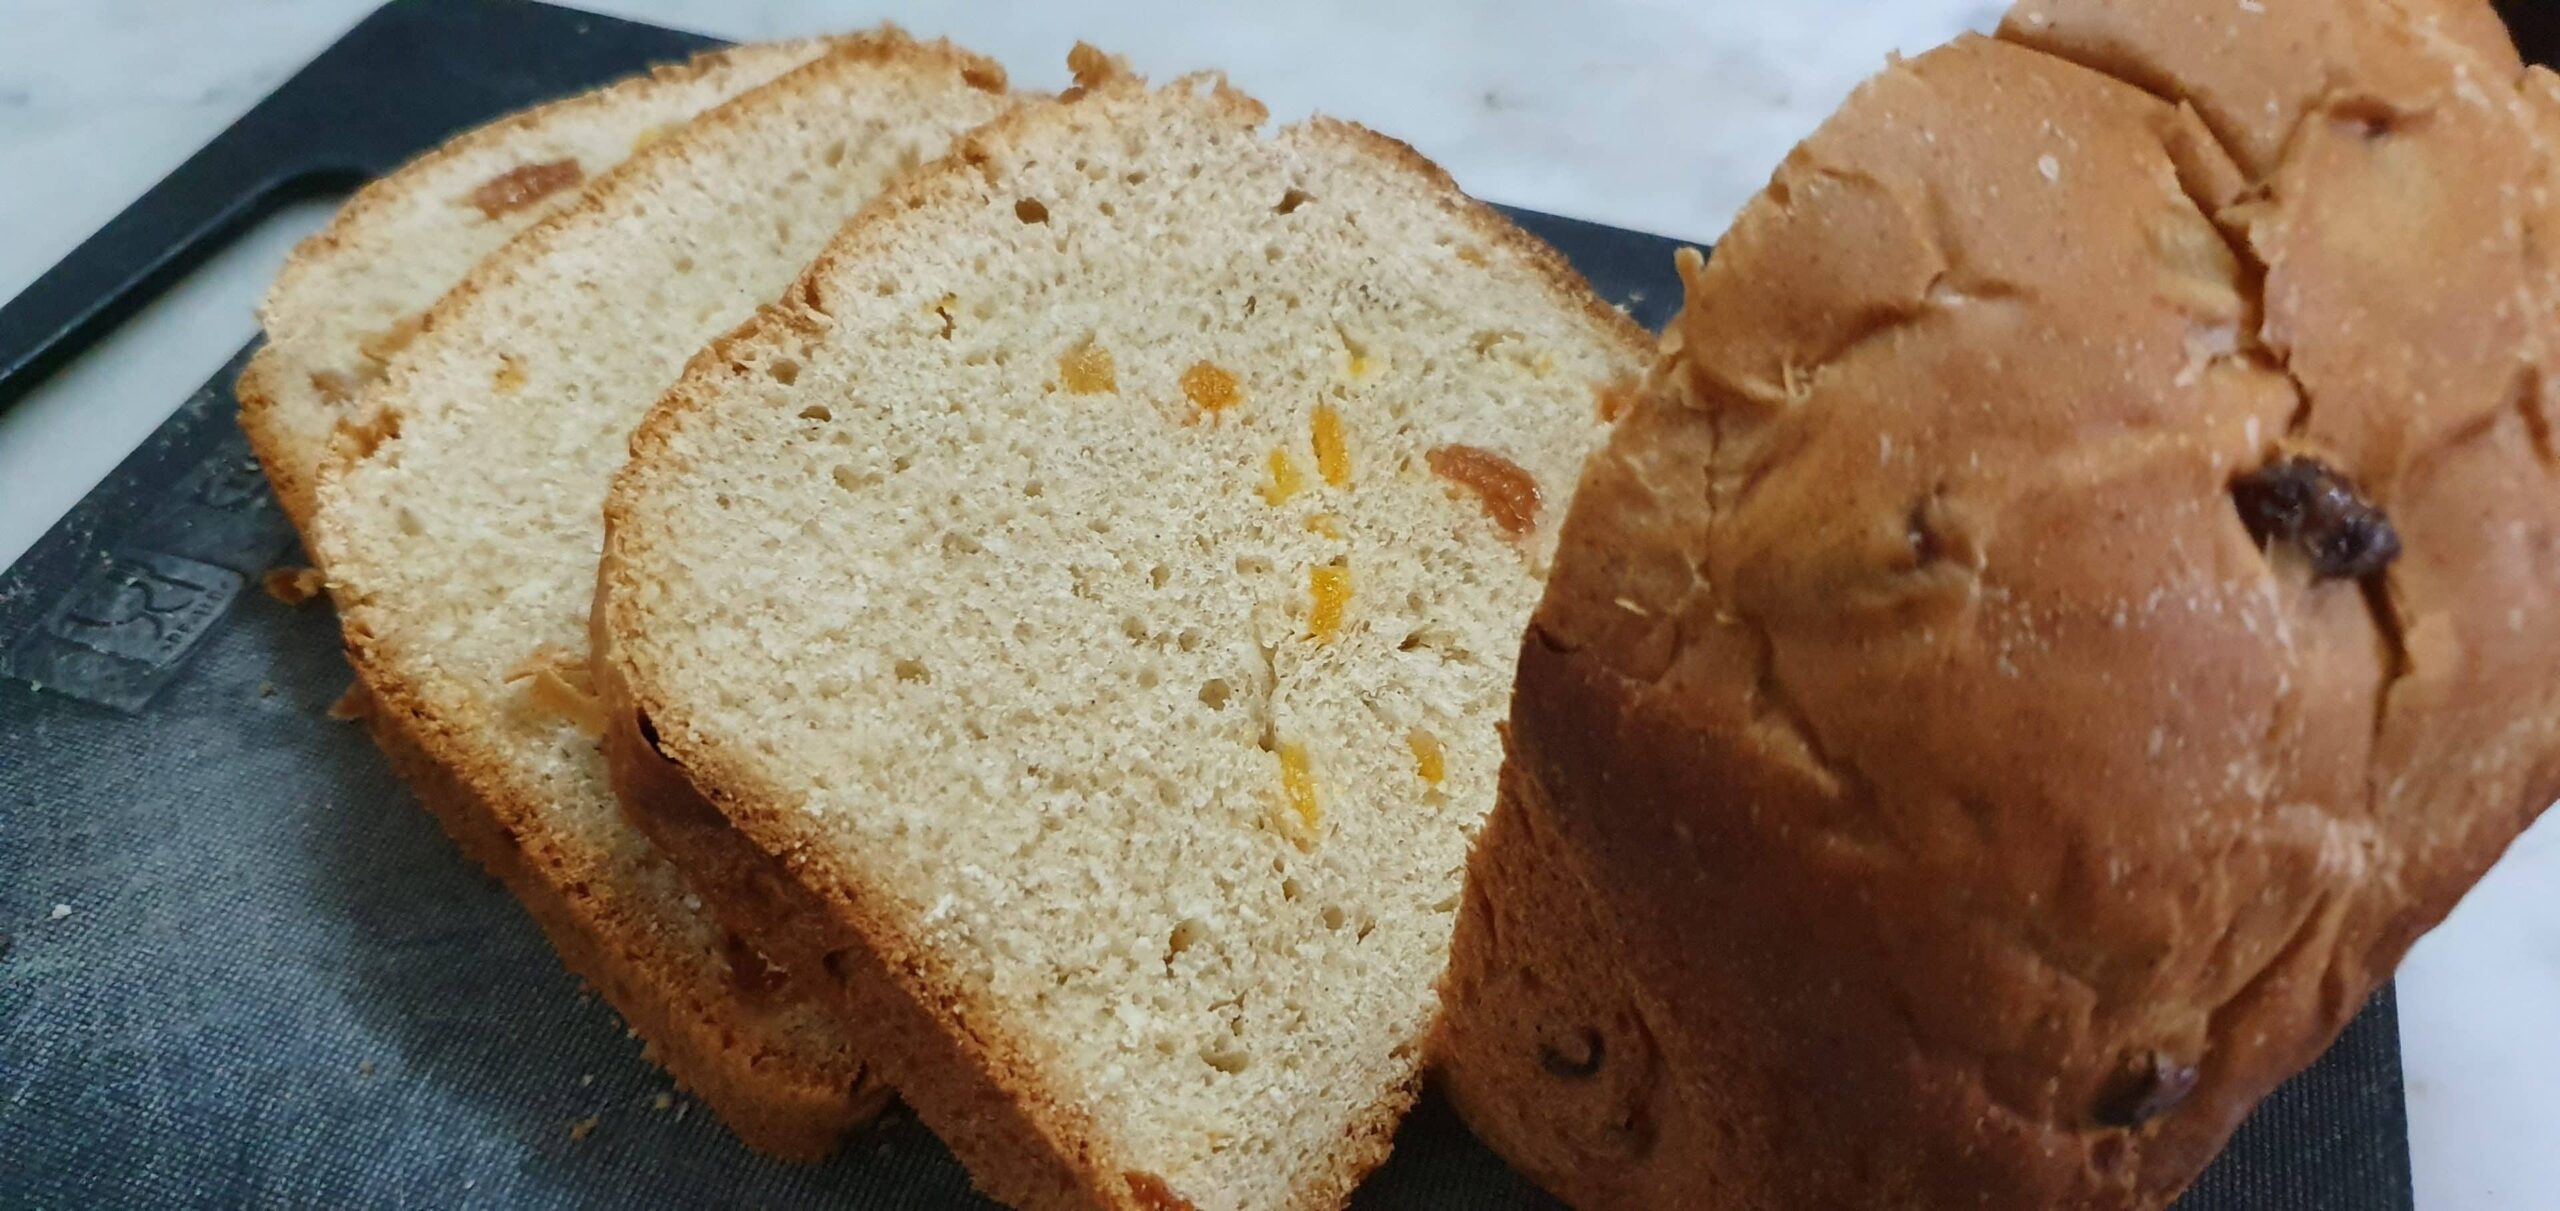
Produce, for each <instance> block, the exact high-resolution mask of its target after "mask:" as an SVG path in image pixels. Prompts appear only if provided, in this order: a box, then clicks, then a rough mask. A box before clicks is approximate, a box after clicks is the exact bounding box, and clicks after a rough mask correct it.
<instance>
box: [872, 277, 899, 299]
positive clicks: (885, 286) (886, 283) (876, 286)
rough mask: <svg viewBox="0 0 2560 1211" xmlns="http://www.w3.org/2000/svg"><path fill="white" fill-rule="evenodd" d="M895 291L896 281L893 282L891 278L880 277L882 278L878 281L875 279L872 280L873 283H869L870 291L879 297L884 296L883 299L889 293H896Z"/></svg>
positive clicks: (896, 288)
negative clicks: (874, 280)
mask: <svg viewBox="0 0 2560 1211" xmlns="http://www.w3.org/2000/svg"><path fill="white" fill-rule="evenodd" d="M897 292H898V284H897V283H896V282H894V281H891V280H889V279H887V278H882V279H880V280H879V281H877V282H873V283H872V284H871V293H873V294H876V295H879V296H880V297H881V298H884V299H885V298H887V297H889V296H890V295H893V294H896V293H897Z"/></svg>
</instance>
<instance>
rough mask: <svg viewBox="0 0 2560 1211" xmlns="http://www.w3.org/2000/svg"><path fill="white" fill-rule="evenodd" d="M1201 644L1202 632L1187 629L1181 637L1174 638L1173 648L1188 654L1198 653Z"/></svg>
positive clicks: (1184, 629)
mask: <svg viewBox="0 0 2560 1211" xmlns="http://www.w3.org/2000/svg"><path fill="white" fill-rule="evenodd" d="M1200 642H1201V640H1200V632H1198V631H1195V630H1192V629H1190V628H1188V627H1185V628H1183V631H1182V633H1181V634H1180V635H1177V636H1175V637H1174V640H1173V646H1175V647H1178V648H1181V649H1182V650H1183V651H1186V652H1197V651H1199V650H1200Z"/></svg>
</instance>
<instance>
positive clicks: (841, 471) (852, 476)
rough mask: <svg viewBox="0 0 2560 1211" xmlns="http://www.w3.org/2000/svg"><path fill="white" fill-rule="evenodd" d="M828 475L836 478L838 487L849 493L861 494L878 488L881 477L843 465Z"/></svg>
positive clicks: (840, 464) (837, 466)
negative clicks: (866, 490)
mask: <svg viewBox="0 0 2560 1211" xmlns="http://www.w3.org/2000/svg"><path fill="white" fill-rule="evenodd" d="M828 474H829V475H831V476H833V477H834V479H835V481H836V486H837V487H839V488H842V489H844V490H845V491H847V492H859V491H861V490H863V489H864V488H870V487H877V486H878V485H879V483H880V477H879V476H878V475H877V474H874V473H872V472H869V471H856V470H854V469H853V468H852V467H851V466H849V465H846V464H842V463H839V464H837V465H836V469H835V470H833V471H831V472H829V473H828Z"/></svg>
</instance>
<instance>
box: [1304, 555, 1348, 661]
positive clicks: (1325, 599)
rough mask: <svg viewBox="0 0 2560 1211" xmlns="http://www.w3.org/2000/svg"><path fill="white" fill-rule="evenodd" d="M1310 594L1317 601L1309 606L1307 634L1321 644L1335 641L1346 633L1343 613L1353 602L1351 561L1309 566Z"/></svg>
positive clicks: (1308, 583) (1308, 592)
mask: <svg viewBox="0 0 2560 1211" xmlns="http://www.w3.org/2000/svg"><path fill="white" fill-rule="evenodd" d="M1307 594H1308V596H1309V597H1310V598H1312V599H1313V601H1314V604H1313V605H1311V606H1309V607H1308V609H1307V634H1309V635H1311V636H1313V637H1314V638H1315V641H1316V642H1318V643H1331V642H1333V637H1334V636H1336V635H1339V634H1341V633H1342V614H1343V611H1344V610H1345V609H1346V608H1348V607H1349V606H1350V604H1351V568H1350V565H1348V564H1339V563H1333V564H1318V565H1316V566H1315V567H1312V568H1309V569H1307Z"/></svg>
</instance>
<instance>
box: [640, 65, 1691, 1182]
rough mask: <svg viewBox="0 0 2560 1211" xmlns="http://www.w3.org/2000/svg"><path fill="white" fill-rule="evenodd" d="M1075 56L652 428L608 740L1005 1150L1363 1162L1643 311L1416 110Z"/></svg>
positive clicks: (668, 406)
mask: <svg viewBox="0 0 2560 1211" xmlns="http://www.w3.org/2000/svg"><path fill="white" fill-rule="evenodd" d="M1073 62H1074V64H1075V65H1076V66H1077V68H1078V78H1079V85H1078V87H1077V88H1076V89H1074V90H1072V91H1071V92H1070V93H1069V94H1068V96H1067V97H1066V98H1065V99H1062V100H1060V101H1058V102H1054V103H1048V104H1042V105H1035V106H1027V107H1025V108H1024V109H1022V110H1020V111H1017V112H1016V113H1015V114H1013V115H1010V116H1008V117H1007V118H1005V119H1002V120H1000V121H998V122H996V123H994V124H992V125H991V126H990V127H988V128H986V129H984V130H981V131H979V132H977V133H975V134H972V135H971V136H969V137H968V138H967V139H966V140H964V141H963V143H962V144H961V145H960V149H959V151H958V152H957V154H956V155H955V156H953V157H952V158H951V159H948V160H946V161H944V162H943V163H941V164H939V165H936V166H933V167H931V168H928V169H926V170H925V171H923V172H921V173H919V174H917V175H916V176H914V177H911V178H909V179H908V180H907V181H905V182H904V183H902V184H901V185H899V186H897V187H895V188H894V190H893V191H892V193H891V195H890V196H889V197H888V198H886V199H884V200H883V202H882V204H880V205H878V206H875V207H873V208H872V209H870V210H868V211H866V212H864V214H863V216H862V217H861V218H860V219H858V220H857V221H856V222H855V223H854V224H852V225H851V226H850V227H848V228H847V229H846V231H845V232H844V234H843V235H842V236H841V237H839V239H838V240H837V241H836V243H835V244H834V245H833V246H832V247H831V248H830V249H829V250H828V251H827V253H826V255H825V256H824V257H823V258H821V259H820V260H819V262H818V263H817V264H816V265H815V266H814V267H812V268H811V270H810V271H809V273H808V274H807V276H805V277H804V278H803V279H802V280H801V282H800V284H799V285H798V287H797V288H795V289H794V290H793V291H792V292H791V294H790V295H789V297H788V298H787V299H786V300H785V302H784V303H783V304H782V305H781V306H779V307H777V308H774V309H770V310H768V311H766V312H765V313H764V314H762V315H760V316H759V317H758V318H757V319H756V320H755V321H754V322H753V323H752V324H749V325H748V326H746V327H745V328H743V329H741V330H740V331H738V332H736V333H734V334H732V335H731V336H729V337H727V338H725V339H723V340H722V341H720V342H719V343H717V344H716V345H714V346H713V347H712V348H711V349H710V350H708V351H706V353H705V354H704V355H703V356H702V357H701V358H699V359H697V360H696V361H695V362H694V364H693V366H692V367H691V369H690V370H689V371H688V373H687V375H686V377H685V379H684V381H683V382H682V383H681V384H680V385H678V386H677V387H676V388H675V390H674V391H672V392H671V393H670V394H669V395H668V396H667V398H666V400H665V402H663V403H661V404H660V405H659V407H658V408H657V410H656V411H655V412H654V413H652V415H651V417H650V419H649V421H648V423H647V424H646V425H644V426H643V427H642V429H641V431H640V433H639V435H638V436H637V437H635V438H634V440H633V450H632V460H631V463H630V465H629V467H628V468H627V469H626V470H625V471H624V472H623V475H622V477H621V478H620V480H619V481H618V482H617V485H616V488H615V492H614V495H613V498H612V502H611V505H610V506H609V509H608V525H609V537H608V540H607V554H606V559H605V570H604V575H603V577H602V580H601V583H600V588H599V601H598V606H597V610H596V619H595V625H596V627H597V629H598V633H599V634H598V641H599V658H598V675H599V677H600V679H601V680H602V681H603V682H604V686H605V689H606V692H607V695H608V700H609V702H611V703H612V704H613V705H614V709H613V710H612V711H611V717H612V724H611V728H612V730H611V731H609V733H608V738H607V751H608V754H609V756H610V757H611V759H612V762H613V768H614V773H615V777H616V781H617V785H618V786H619V787H620V788H621V789H622V791H623V801H624V804H625V806H626V808H627V809H628V810H631V811H633V812H634V813H636V814H638V815H639V817H640V818H641V819H642V820H643V822H644V823H645V824H646V825H647V826H648V827H649V828H650V830H651V832H652V835H653V836H655V837H656V838H657V839H658V840H660V842H661V843H662V844H664V845H665V846H666V847H667V848H668V849H669V851H670V852H672V853H674V854H675V855H676V856H677V857H678V859H679V860H680V861H682V862H683V863H684V864H685V865H686V866H687V867H688V869H689V871H690V872H691V873H693V874H694V875H695V876H696V877H697V878H698V879H699V880H700V881H701V882H702V885H703V886H704V889H705V893H706V895H708V896H710V897H711V898H712V900H713V901H714V902H715V903H717V904H721V905H725V906H726V907H727V908H728V909H729V910H730V911H732V912H734V913H736V914H738V916H739V918H740V919H742V920H745V921H747V922H750V923H753V924H755V925H756V926H757V928H756V930H755V934H756V936H757V938H758V940H759V941H760V942H763V943H764V944H766V945H767V946H768V947H769V948H770V949H771V950H772V951H773V953H775V954H777V955H778V956H781V957H782V958H783V959H784V960H785V961H786V962H787V963H789V964H791V965H792V966H794V967H795V969H815V970H823V971H825V972H827V973H828V974H830V975H831V976H832V977H834V979H835V981H836V984H835V987H836V990H837V992H838V993H839V995H840V996H841V998H842V1001H843V1003H844V1006H845V1008H846V1010H847V1012H848V1013H849V1014H851V1015H852V1020H855V1021H858V1022H862V1023H864V1024H865V1025H866V1027H867V1028H868V1029H872V1030H876V1031H877V1032H878V1033H877V1037H878V1039H879V1045H878V1047H877V1049H876V1051H875V1056H876V1058H877V1062H878V1063H879V1064H880V1066H881V1067H882V1068H883V1070H884V1071H886V1072H887V1074H888V1075H889V1077H890V1079H891V1081H892V1082H893V1083H894V1084H895V1085H896V1086H897V1087H898V1089H899V1091H900V1092H901V1093H902V1094H904V1095H905V1097H906V1098H907V1100H908V1101H909V1102H910V1103H911V1104H912V1105H913V1106H914V1107H915V1108H916V1110H917V1111H918V1113H919V1114H920V1115H921V1116H922V1117H923V1118H924V1120H925V1121H926V1122H927V1123H928V1124H930V1125H931V1126H933V1127H934V1129H935V1130H936V1131H938V1132H939V1133H940V1134H941V1135H942V1137H943V1139H944V1140H945V1141H946V1142H947V1143H949V1144H950V1145H951V1147H952V1148H953V1150H954V1151H955V1152H957V1153H958V1154H959V1156H960V1157H961V1158H962V1159H963V1160H964V1161H965V1162H966V1163H967V1164H968V1165H969V1166H970V1169H971V1171H972V1173H973V1174H974V1176H975V1177H976V1179H977V1181H978V1183H979V1184H980V1186H981V1187H982V1188H984V1189H985V1190H987V1191H988V1192H990V1193H991V1194H993V1195H995V1196H996V1197H998V1198H1000V1199H1003V1200H1006V1201H1007V1202H1010V1203H1013V1204H1016V1205H1019V1206H1024V1207H1034V1208H1045V1207H1124V1208H1145V1209H1148V1211H1165V1209H1168V1208H1178V1207H1201V1208H1279V1207H1303V1208H1320V1207H1329V1206H1334V1205H1337V1204H1339V1203H1340V1202H1341V1201H1342V1200H1343V1199H1344V1198H1345V1197H1346V1196H1347V1195H1348V1194H1349V1192H1350V1190H1351V1188H1352V1186H1353V1185H1354V1184H1355V1183H1356V1182H1357V1181H1358V1180H1359V1179H1360V1177H1361V1176H1362V1175H1363V1174H1364V1173H1365V1172H1366V1171H1367V1170H1368V1169H1370V1168H1371V1167H1372V1166H1374V1165H1375V1164H1376V1163H1377V1162H1378V1160H1379V1159H1380V1158H1381V1157H1383V1156H1384V1154H1385V1152H1386V1150H1387V1147H1388V1142H1389V1138H1390V1135H1391V1133H1392V1132H1393V1129H1394V1127H1395V1124H1396V1122H1397V1119H1398V1118H1399V1117H1400V1115H1401V1113H1402V1111H1403V1110H1404V1108H1405V1107H1406V1106H1407V1105H1408V1104H1409V1103H1410V1101H1411V1099H1412V1097H1413V1096H1414V1089H1415V1084H1416V1080H1417V1074H1418V1069H1419V1066H1420V1063H1421V1044H1422V1041H1423V1038H1424V1036H1425V1033H1426V1030H1427V1028H1428V1026H1429V1025H1430V1023H1431V1021H1432V1020H1433V1018H1434V1016H1435V1014H1436V1012H1437V998H1436V995H1435V991H1434V985H1435V982H1436V981H1437V979H1438V977H1439V975H1440V973H1441V971H1442V969H1443V967H1444V965H1445V963H1446V960H1447V948H1448V943H1449V937H1450V930H1451V927H1452V923H1453V922H1454V920H1455V916H1456V908H1457V899H1458V894H1459V889H1460V878H1461V873H1462V867H1463V864H1464V859H1465V854H1466V849H1467V845H1468V842H1469V840H1470V839H1471V838H1472V837H1473V835H1474V834H1475V832H1476V830H1477V828H1478V826H1479V824H1480V823H1481V821H1482V819H1483V816H1484V813H1485V812H1486V811H1488V810H1489V809H1490V808H1491V806H1492V804H1493V799H1494V795H1493V776H1494V772H1495V769H1496V767H1497V765H1498V763H1499V761H1500V749H1499V744H1498V741H1497V738H1496V734H1495V726H1496V724H1497V723H1498V722H1499V720H1500V719H1501V717H1502V711H1503V707H1504V704H1505V702H1506V701H1507V700H1508V697H1509V690H1510V684H1511V676H1512V667H1511V666H1512V653H1513V652H1514V651H1516V649H1517V646H1518V636H1519V633H1520V628H1521V627H1522V626H1523V625H1524V624H1525V623H1526V621H1527V618H1528V612H1529V608H1530V606H1531V605H1532V604H1533V603H1534V601H1535V599H1536V596H1537V592H1538V584H1539V582H1540V580H1541V578H1542V576H1543V574H1544V571H1545V567H1546V563H1547V559H1548V555H1549V552H1550V550H1551V548H1552V544H1553V538H1554V532H1555V522H1556V519H1557V517H1558V515H1559V513H1560V508H1559V506H1560V502H1561V499H1562V492H1563V490H1564V488H1565V487H1566V486H1567V485H1569V484H1570V483H1571V482H1572V481H1573V478H1574V476H1575V475H1576V474H1577V473H1578V471H1579V469H1580V467H1581V464H1582V462H1583V460H1584V458H1585V457H1586V456H1587V455H1588V454H1589V453H1590V452H1591V451H1592V450H1593V449H1595V448H1596V447H1597V445H1598V443H1599V441H1600V439H1601V437H1602V435H1603V434H1604V432H1605V428H1606V426H1605V423H1604V420H1603V418H1602V415H1601V412H1602V407H1601V399H1602V396H1603V393H1602V392H1600V391H1598V390H1597V389H1596V388H1597V386H1598V385H1600V384H1603V383H1607V382H1609V381H1611V380H1614V379H1617V378H1619V377H1621V376H1628V375H1632V374H1634V373H1636V372H1638V371H1640V370H1641V368H1642V366H1643V363H1644V358H1645V357H1646V356H1647V354H1648V351H1649V348H1650V344H1649V342H1648V341H1647V340H1646V339H1645V338H1644V336H1643V334H1642V333H1641V332H1639V331H1638V330H1637V329H1635V328H1634V327H1633V326H1632V325H1631V324H1630V323H1629V322H1628V321H1627V320H1626V319H1625V317H1624V316H1622V315H1621V314H1619V313H1618V312H1616V311H1614V310H1613V309H1611V308H1609V307H1607V306H1606V305H1604V304H1602V303H1600V302H1599V301H1597V300H1596V299H1595V298H1594V297H1593V296H1592V295H1591V293H1590V291H1589V288H1588V287H1587V286H1586V285H1585V284H1584V283H1583V282H1581V281H1580V279H1578V278H1577V277H1576V276H1575V275H1574V274H1573V273H1572V272H1571V271H1570V270H1569V269H1567V268H1566V267H1565V265H1564V264H1563V262H1562V261H1561V260H1560V259H1559V258H1558V257H1557V256H1556V255H1555V254H1554V253H1553V252H1552V251H1551V250H1549V249H1547V248H1546V247H1545V246H1543V245H1541V244H1538V243H1537V242H1535V241H1534V240H1531V239H1529V238H1527V237H1526V236H1524V235H1522V234H1521V233H1520V232H1519V231H1518V230H1517V229H1515V228H1513V227H1512V226H1510V225H1509V224H1508V223H1507V222H1505V221H1504V220H1502V219H1501V218H1500V217H1498V216H1497V215H1496V214H1495V213H1494V212H1492V211H1491V210H1489V209H1487V208H1486V207H1484V206H1481V205H1479V204H1477V203H1475V202H1472V201H1470V200H1468V199H1467V198H1466V197H1465V196H1464V195H1462V194H1460V193H1459V192H1458V190H1457V189H1456V188H1455V187H1454V186H1453V185H1452V184H1451V183H1450V181H1449V180H1448V178H1447V177H1446V176H1444V175H1442V174H1441V173H1440V172H1439V171H1438V170H1437V169H1436V168H1434V167H1432V166H1431V165H1430V164H1428V163H1426V162H1425V161H1423V160H1422V159H1421V158H1420V157H1418V156H1417V155H1415V154H1414V152H1413V151H1412V150H1411V149H1409V148H1407V147H1405V146H1404V145H1402V144H1399V143H1396V142H1394V141H1392V140H1389V139H1386V138H1383V137H1381V136H1379V135H1376V134H1373V133H1371V132H1369V131H1367V130H1365V129H1362V128H1360V127H1357V126H1353V125H1350V124H1348V123H1343V122H1337V121H1332V120H1324V119H1319V120H1316V121H1313V122H1310V123H1306V124H1302V125H1297V126H1291V127H1286V128H1282V129H1276V130H1275V129H1269V128H1267V127H1266V125H1265V114H1264V111H1263V108H1262V107H1261V106H1260V105H1259V104H1257V103H1255V102H1254V101H1252V100H1251V99H1249V98H1247V97H1245V96H1243V95H1241V94H1239V93H1237V92H1235V91H1233V90H1231V89H1229V88H1228V87H1227V86H1226V85H1225V84H1223V83H1222V82H1219V81H1216V80H1213V79H1206V78H1193V79H1187V80H1183V81H1179V82H1176V83H1174V84H1172V85H1170V86H1167V87H1163V88H1158V89H1150V88H1149V87H1147V86H1146V85H1145V84H1144V82H1142V81H1139V80H1137V79H1136V78H1134V77H1132V76H1129V75H1127V74H1126V73H1125V72H1124V71H1122V70H1120V69H1118V68H1117V67H1116V66H1115V65H1113V64H1112V63H1111V62H1109V61H1107V60H1106V59H1105V58H1104V57H1103V56H1101V55H1100V54H1099V53H1098V52H1094V51H1092V50H1091V49H1090V48H1080V49H1079V51H1078V52H1077V54H1076V56H1075V58H1074V59H1073ZM697 792H698V793H697Z"/></svg>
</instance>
